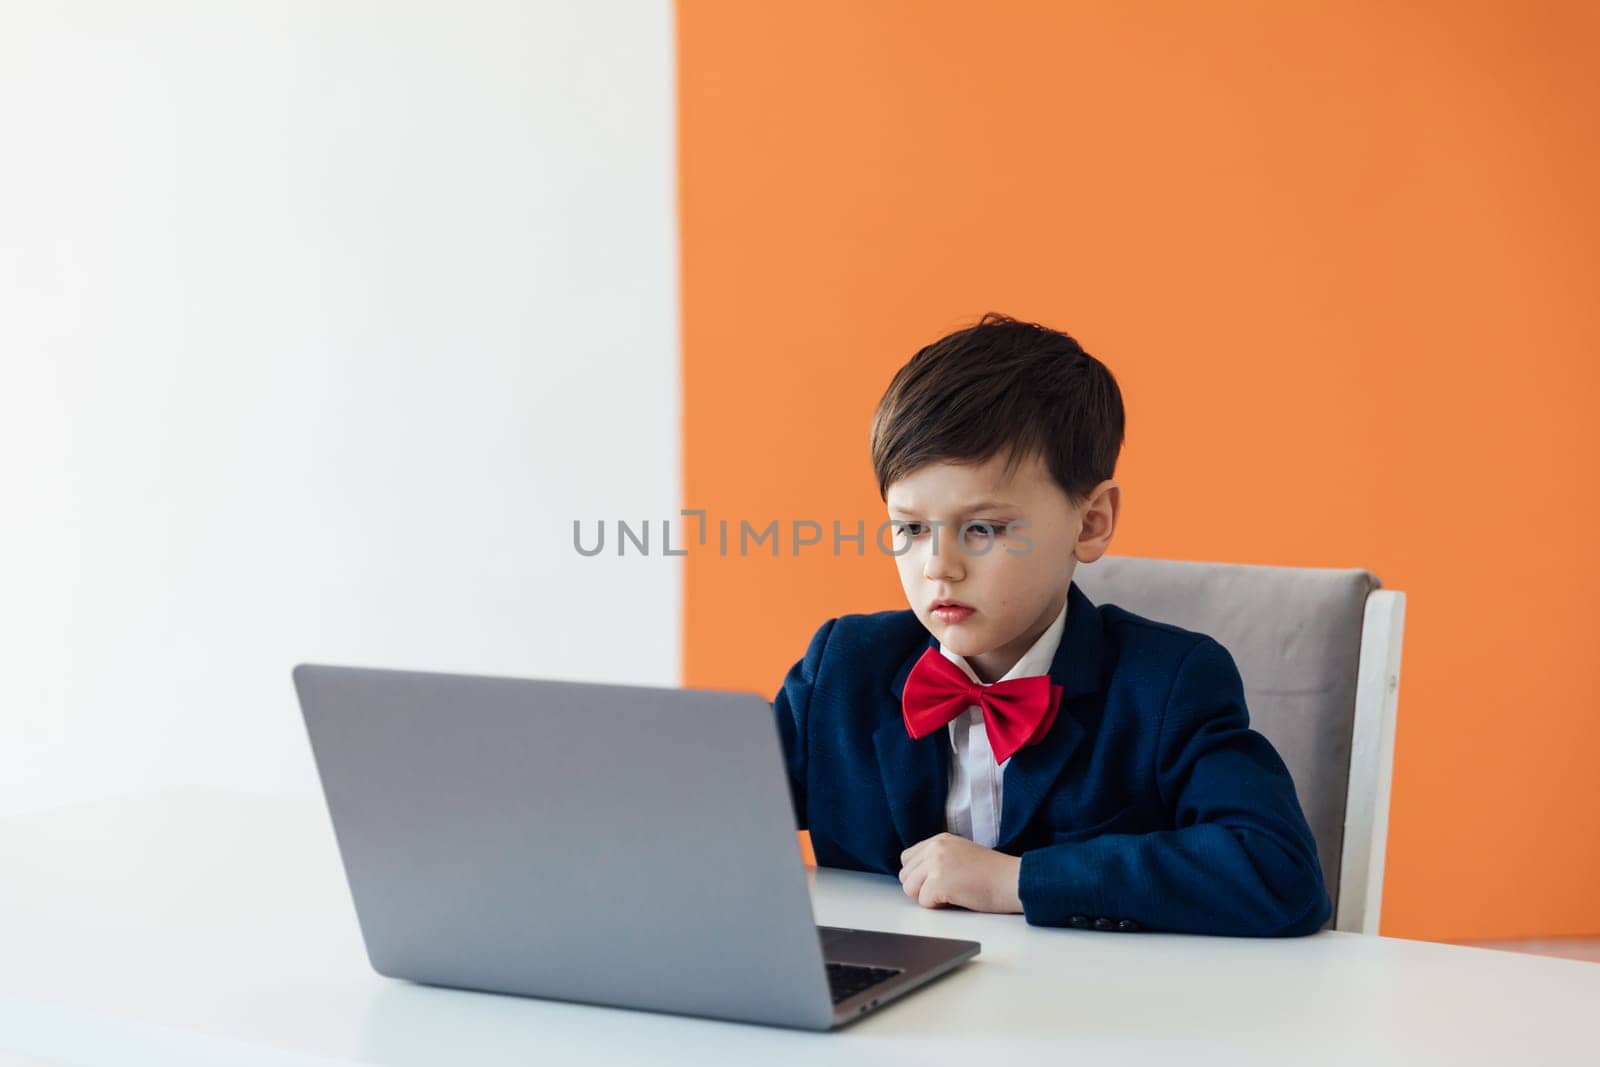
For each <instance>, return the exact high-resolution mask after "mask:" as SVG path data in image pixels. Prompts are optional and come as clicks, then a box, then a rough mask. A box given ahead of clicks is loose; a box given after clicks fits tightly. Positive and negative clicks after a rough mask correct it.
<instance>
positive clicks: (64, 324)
mask: <svg viewBox="0 0 1600 1067" xmlns="http://www.w3.org/2000/svg"><path fill="white" fill-rule="evenodd" d="M672 64H673V44H672V25H671V7H670V3H669V2H668V0H638V2H609V3H599V4H597V3H582V4H579V3H563V4H544V5H541V4H536V3H530V2H521V3H514V2H472V3H457V4H428V3H407V4H400V3H358V2H353V0H316V2H314V3H313V2H294V3H287V2H284V0H245V2H239V3H226V4H214V3H208V2H203V0H187V2H184V0H180V2H165V3H157V4H122V3H108V2H103V0H99V2H96V0H26V2H18V0H0V153H3V155H0V506H3V508H4V514H3V522H0V813H6V812H13V811H19V810H25V809H28V808H35V807H40V806H44V805H48V804H53V803H59V802H63V801H71V800H76V799H90V798H95V797H99V796H103V795H109V794H116V793H121V792H125V791H130V790H142V789H146V788H155V787H160V786H163V785H169V784H191V783H193V784H234V785H238V786H242V787H246V788H250V789H260V790H267V791H274V792H278V791H289V792H298V791H302V790H315V788H316V786H315V777H314V771H313V767H312V763H311V759H310V753H309V750H308V749H307V746H306V741H305V734H304V728H303V726H302V724H301V721H300V718H299V710H298V707H297V705H296V703H295V700H294V694H293V688H292V686H291V683H290V678H289V671H290V668H291V666H292V665H293V664H294V663H296V662H299V661H301V660H312V661H321V662H334V663H356V664H363V665H378V666H405V667H416V668H422V669H441V670H468V671H482V672H486V673H498V674H532V675H539V674H543V675H547V676H556V677H564V678H577V679H595V680H600V679H604V680H614V681H628V682H639V683H649V684H677V682H678V680H679V650H680V634H679V628H680V621H679V620H680V603H681V570H680V568H679V566H678V560H676V559H672V558H667V557H663V556H660V555H654V556H651V557H649V558H639V557H636V556H635V557H629V558H626V559H618V558H616V556H615V555H610V556H601V557H597V558H594V559H586V558H583V557H581V556H579V555H578V554H577V552H576V551H574V549H573V547H572V539H571V523H572V520H573V519H574V518H580V519H583V520H584V521H585V524H586V529H587V530H589V531H592V530H593V524H594V522H595V521H596V520H598V519H599V518H601V517H604V518H607V519H609V520H613V521H614V520H615V519H617V518H619V517H625V518H629V519H633V520H635V521H638V520H642V519H644V518H650V519H652V520H654V521H653V522H652V526H659V521H660V520H661V519H662V518H665V517H669V516H674V515H676V513H677V509H678V508H679V507H680V506H681V504H680V501H681V493H680V478H679V454H680V448H679V426H678V412H679V377H678V310H677V309H678V296H677V252H676V221H675V180H676V179H675V160H674V133H673V125H674V85H673V81H674V75H673V70H672ZM653 533H654V534H657V535H658V534H659V531H658V530H655V531H653ZM653 547H654V546H653Z"/></svg>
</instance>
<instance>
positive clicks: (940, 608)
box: [932, 600, 978, 623]
mask: <svg viewBox="0 0 1600 1067" xmlns="http://www.w3.org/2000/svg"><path fill="white" fill-rule="evenodd" d="M977 610H978V609H977V608H975V607H973V606H972V605H971V604H963V603H961V601H959V600H936V601H934V603H933V608H932V611H933V617H934V618H936V619H938V620H939V621H940V622H944V623H951V622H960V621H961V620H962V619H965V618H966V617H967V616H969V615H971V614H972V613H973V612H975V611H977Z"/></svg>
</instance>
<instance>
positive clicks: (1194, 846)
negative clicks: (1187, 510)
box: [1017, 637, 1332, 937]
mask: <svg viewBox="0 0 1600 1067" xmlns="http://www.w3.org/2000/svg"><path fill="white" fill-rule="evenodd" d="M1155 780H1156V785H1157V789H1158V790H1159V792H1160V795H1161V800H1162V802H1163V803H1164V804H1165V806H1166V808H1167V810H1168V811H1169V812H1171V814H1172V819H1173V826H1174V829H1172V830H1167V831H1158V832H1155V833H1146V834H1105V835H1102V836H1100V837H1095V838H1091V839H1089V840H1087V841H1081V842H1068V843H1063V844H1058V845H1047V846H1045V847H1043V848H1038V849H1033V850H1031V851H1029V852H1025V853H1023V855H1022V869H1021V874H1020V876H1019V881H1018V890H1017V893H1018V897H1019V898H1020V899H1021V901H1022V909H1023V914H1024V917H1025V918H1026V919H1027V921H1028V922H1029V923H1030V924H1033V925H1039V926H1065V925H1070V923H1069V919H1070V918H1071V917H1072V916H1084V917H1086V918H1089V919H1091V920H1092V919H1095V918H1100V917H1105V918H1109V919H1113V920H1121V919H1132V920H1133V921H1134V922H1136V923H1137V924H1138V925H1139V926H1141V927H1144V928H1148V929H1154V930H1173V931H1181V932H1187V933H1203V934H1226V935H1234V936H1255V937H1273V936H1293V935H1301V934H1311V933H1315V932H1316V931H1317V930H1319V929H1320V928H1321V927H1322V925H1323V923H1325V922H1327V920H1328V917H1329V915H1330V914H1331V912H1332V907H1331V905H1330V903H1329V900H1328V893H1327V889H1326V888H1325V886H1324V884H1323V879H1322V868H1321V865H1320V864H1319V862H1318V860H1317V846H1316V841H1315V839H1314V838H1313V837H1312V834H1311V828H1310V827H1309V826H1308V825H1307V824H1306V819H1305V815H1304V813H1302V812H1301V810H1300V804H1299V801H1298V800H1297V799H1296V797H1295V792H1294V782H1293V781H1292V780H1291V779H1290V777H1289V771H1288V768H1286V767H1285V766H1284V763H1283V760H1282V759H1281V758H1280V757H1279V756H1278V753H1277V751H1276V750H1275V749H1274V748H1273V747H1272V745H1271V743H1270V742H1268V741H1267V739H1266V738H1265V737H1263V736H1261V735H1260V734H1259V733H1257V732H1256V731H1254V730H1252V729H1250V723H1249V715H1248V713H1247V712H1246V710H1245V701H1244V685H1243V683H1242V682H1241V681H1240V678H1239V671H1238V668H1237V667H1236V666H1235V665H1234V661H1233V657H1232V656H1231V655H1230V654H1229V653H1228V650H1227V649H1226V648H1224V647H1223V646H1222V645H1221V644H1219V643H1218V642H1217V641H1216V640H1214V639H1213V638H1210V637H1207V638H1205V639H1204V640H1202V641H1200V642H1198V643H1196V645H1195V646H1194V647H1193V648H1191V649H1190V650H1189V652H1188V654H1187V655H1186V656H1185V657H1184V659H1183V661H1182V663H1180V664H1179V667H1178V671H1177V675H1176V677H1175V679H1174V682H1173V685H1172V690H1171V692H1170V694H1169V696H1168V699H1167V703H1166V706H1165V708H1164V710H1163V712H1162V716H1161V724H1160V727H1159V732H1158V738H1157V745H1156V767H1155ZM1080 923H1081V920H1080Z"/></svg>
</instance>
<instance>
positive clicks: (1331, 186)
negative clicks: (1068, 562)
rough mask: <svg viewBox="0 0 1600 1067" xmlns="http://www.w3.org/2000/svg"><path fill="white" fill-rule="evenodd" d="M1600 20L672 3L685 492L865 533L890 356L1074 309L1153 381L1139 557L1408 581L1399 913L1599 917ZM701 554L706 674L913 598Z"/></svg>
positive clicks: (1413, 13) (1390, 923) (827, 570)
mask: <svg viewBox="0 0 1600 1067" xmlns="http://www.w3.org/2000/svg"><path fill="white" fill-rule="evenodd" d="M1597 12H1600V8H1597V7H1596V6H1594V5H1592V4H1588V3H1585V2H1581V0H1578V2H1572V3H1562V4H1533V5H1527V4H1507V3H1500V4H1488V5H1467V4H1463V3H1455V2H1436V3H1414V4H1409V5H1395V4H1387V3H1378V2H1365V3H1354V4H1352V3H1330V4H1326V5H1321V6H1313V5H1309V4H1304V3H1301V4H1292V5H1275V4H1267V3H1208V4H1191V3H1164V4H1158V3H1150V2H1146V3H1141V4H1121V3H1111V2H1106V3H1097V4H1088V3H1074V4H1059V3H1002V4H991V5H977V6H974V5H972V4H969V3H954V2H930V0H914V2H913V0H907V2H898V3H882V2H862V0H829V2H816V0H811V2H808V3H804V4H800V3H786V4H750V3H743V2H737V0H715V2H712V0H680V3H679V7H678V17H679V78H680V100H679V108H680V119H681V127H680V151H681V157H680V158H681V162H680V167H681V175H680V180H681V204H680V207H681V213H682V214H681V226H682V241H683V253H682V255H683V260H682V270H683V273H682V284H683V331H684V337H683V340H684V384H685V389H684V463H685V469H684V484H685V496H686V500H685V506H686V507H699V508H705V509H707V511H708V512H709V513H710V518H711V520H712V522H713V523H715V521H716V519H717V518H719V517H725V518H729V519H730V520H731V521H732V522H733V524H734V527H735V533H736V532H737V523H738V520H739V519H741V518H743V519H748V520H750V521H751V522H752V523H754V524H756V525H758V526H759V525H764V524H765V522H766V521H768V520H769V519H772V518H777V519H781V520H783V521H785V522H787V521H788V520H790V519H794V518H813V519H817V520H831V519H833V518H840V519H842V520H853V519H854V518H857V517H861V518H865V519H867V520H868V523H869V530H870V528H871V526H872V525H873V524H875V523H876V522H878V521H880V520H881V518H882V512H881V507H882V505H881V503H880V501H879V499H878V495H877V491H876V489H875V487H874V484H873V481H872V477H871V470H870V465H869V463H868V458H867V425H868V418H869V415H870V413H871V411H872V407H873V405H874V403H875V402H876V400H877V398H878V396H879V394H880V393H881V392H882V390H883V388H884V386H885V385H886V384H887V382H888V379H889V376H890V375H891V374H892V372H893V371H894V369H895V368H896V367H897V366H899V365H900V364H901V363H902V362H903V361H904V360H906V359H907V358H909V357H910V355H911V354H912V353H913V352H914V351H915V350H916V348H917V347H919V346H920V345H922V344H924V343H926V342H928V341H930V340H932V339H933V338H935V337H936V336H938V335H940V334H941V333H943V332H945V331H946V330H948V329H950V328H953V327H955V326H957V325H964V324H966V323H968V322H970V321H972V320H973V319H974V318H975V317H976V316H977V315H978V314H979V313H981V312H983V311H985V310H988V309H990V308H994V309H997V310H1001V311H1005V312H1008V313H1010V314H1013V315H1017V316H1021V317H1026V318H1034V319H1038V320H1040V321H1043V322H1046V323H1048V324H1051V325H1054V326H1057V327H1060V328H1062V329H1065V330H1067V331H1068V332H1070V333H1072V334H1074V335H1075V336H1076V337H1077V338H1078V339H1079V340H1080V341H1081V342H1082V343H1083V344H1084V345H1085V347H1087V348H1088V349H1089V351H1091V352H1093V353H1094V354H1095V355H1097V356H1099V357H1100V358H1102V359H1103V360H1105V361H1106V363H1107V364H1108V365H1109V366H1110V367H1111V368H1112V369H1113V371H1114V372H1115V373H1116V374H1117V375H1118V377H1119V379H1120V381H1121V383H1122V387H1123V390H1124V396H1125V398H1126V403H1127V408H1128V440H1127V445H1126V449H1125V451H1124V454H1123V461H1122V464H1121V466H1120V468H1119V470H1118V477H1119V480H1120V481H1121V482H1122V484H1123V485H1124V487H1125V488H1124V497H1123V500H1124V513H1123V517H1122V523H1121V526H1120V527H1119V530H1118V532H1117V535H1116V544H1115V546H1114V548H1113V551H1114V552H1117V553H1120V554H1127V555H1147V556H1162V557H1170V558H1181V559H1202V560H1235V561H1242V562H1253V563H1275V564H1288V565H1299V566H1365V567H1367V568H1369V569H1371V570H1373V571H1374V572H1376V573H1377V574H1378V575H1380V576H1381V577H1382V578H1383V580H1384V582H1385V584H1386V585H1388V586H1389V587H1391V588H1397V589H1403V590H1405V591H1406V592H1407V593H1408V594H1409V605H1408V615H1407V634H1406V649H1405V668H1404V682H1403V684H1402V687H1401V700H1400V723H1399V730H1398V743H1397V754H1396V761H1395V785H1394V799H1393V815H1392V822H1391V831H1390V847H1389V861H1388V881H1387V884H1386V887H1385V900H1384V922H1383V930H1384V932H1385V933H1388V934H1394V935H1400V936H1407V937H1421V938H1439V939H1443V938H1466V937H1494V936H1518V935H1539V934H1577V933H1600V799H1597V789H1596V786H1595V784H1594V782H1595V768H1596V767H1597V766H1600V716H1597V715H1596V703H1597V702H1596V681H1595V677H1596V660H1597V656H1596V653H1595V651H1594V645H1595V640H1596V634H1597V628H1596V626H1595V624H1594V622H1593V619H1594V618H1595V614H1596V611H1597V610H1600V608H1597V604H1600V595H1597V594H1600V581H1597V578H1600V563H1597V560H1596V553H1595V552H1594V551H1593V550H1592V549H1591V548H1590V547H1589V545H1588V544H1587V542H1586V535H1587V533H1588V532H1589V531H1590V530H1592V529H1593V528H1594V525H1595V523H1594V520H1595V518H1596V511H1597V508H1596V503H1597V497H1600V493H1597V491H1596V484H1597V480H1596V473H1597V472H1596V467H1597V462H1596V459H1597V457H1600V442H1597V441H1596V437H1597V432H1596V429H1595V422H1594V420H1593V412H1594V411H1595V409H1596V407H1597V401H1600V389H1597V384H1600V382H1597V379H1600V371H1597V366H1596V354H1597V351H1600V311H1597V307H1600V301H1597V300H1596V293H1595V279H1596V277H1597V268H1600V211H1597V198H1596V196H1595V190H1596V189H1600V133H1597V131H1600V122H1597V115H1600V112H1597V104H1600V81H1597V80H1596V79H1595V78H1594V76H1593V70H1594V67H1593V56H1594V54H1595V49H1596V48H1597V46H1600V15H1597ZM1586 416H1587V417H1586ZM735 540H736V539H735ZM715 549H716V541H715V533H714V530H713V535H712V538H711V541H710V544H709V545H708V546H707V547H706V548H699V547H698V546H697V547H696V548H695V549H693V550H691V553H690V555H689V556H688V557H687V559H686V560H685V563H686V567H687V571H686V589H685V613H686V615H685V641H686V644H685V662H684V680H685V684H688V685H702V686H715V687H722V688H744V689H753V690H756V691H758V692H760V693H762V694H764V695H766V696H767V697H769V698H770V697H771V696H772V694H773V693H775V692H776V690H777V688H778V686H779V684H780V682H781V680H782V678H783V674H784V672H785V671H786V670H787V669H788V667H789V665H790V664H791V663H793V662H794V661H795V660H796V659H797V658H798V657H799V656H800V654H801V653H802V652H803V651H804V648H805V643H806V640H807V639H808V638H809V637H810V635H811V633H812V632H813V631H814V630H815V628H816V626H817V625H818V624H819V623H820V622H821V621H822V620H823V619H825V618H827V617H828V616H830V615H836V614H840V613H843V612H847V611H869V610H878V609H882V608H899V607H904V606H905V603H904V599H903V596H902V594H901V592H900V588H899V584H898V582H897V580H896V578H895V573H894V566H893V562H892V560H890V559H889V558H888V557H887V556H882V555H879V554H878V553H876V552H875V551H873V550H871V549H870V548H869V550H868V553H867V555H866V556H865V557H864V558H859V559H858V558H856V557H854V556H845V557H842V558H834V557H833V556H832V555H830V554H829V553H828V552H827V551H825V550H819V549H816V548H811V549H807V550H805V552H804V553H803V554H802V555H801V556H800V557H798V558H797V557H793V556H790V555H788V554H787V553H788V551H789V548H788V544H787V543H785V545H784V553H785V554H784V555H782V556H780V557H779V558H778V559H772V558H770V557H768V556H765V555H762V556H753V557H747V558H739V557H738V556H737V555H730V556H729V557H728V558H719V557H718V556H717V555H716V554H715Z"/></svg>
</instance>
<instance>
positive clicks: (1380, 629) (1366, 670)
mask: <svg viewBox="0 0 1600 1067" xmlns="http://www.w3.org/2000/svg"><path fill="white" fill-rule="evenodd" d="M1405 622H1406V595H1405V593H1403V592H1400V591H1398V590H1393V589H1375V590H1373V591H1372V592H1371V593H1369V594H1367V603H1366V610H1365V612H1364V614H1363V616H1362V620H1361V658H1360V663H1359V666H1358V668H1357V673H1356V705H1355V719H1354V723H1353V730H1352V734H1351V738H1350V776H1349V781H1348V783H1347V791H1346V793H1345V806H1344V848H1343V850H1342V852H1341V859H1340V863H1339V906H1338V910H1337V912H1336V914H1335V917H1334V923H1333V928H1334V929H1335V930H1344V931H1347V932H1350V933H1362V934H1376V933H1377V932H1378V922H1379V918H1380V916H1381V913H1382V910H1383V867H1384V854H1385V850H1386V848H1387V846H1388V841H1389V789H1390V784H1391V782H1392V780H1393V777H1394V729H1395V714H1396V709H1397V707H1398V705H1399V701H1400V648H1401V641H1402V638H1403V637H1404V636H1405Z"/></svg>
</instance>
